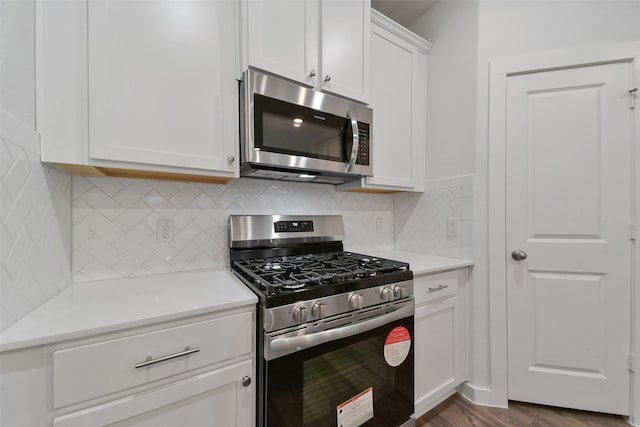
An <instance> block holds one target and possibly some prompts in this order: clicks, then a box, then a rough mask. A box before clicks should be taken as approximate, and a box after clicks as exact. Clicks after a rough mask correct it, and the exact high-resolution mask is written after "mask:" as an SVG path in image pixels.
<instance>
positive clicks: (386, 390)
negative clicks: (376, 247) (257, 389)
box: [266, 317, 414, 427]
mask: <svg viewBox="0 0 640 427" xmlns="http://www.w3.org/2000/svg"><path fill="white" fill-rule="evenodd" d="M409 319H410V320H409ZM396 326H404V327H405V328H407V329H408V330H409V331H410V334H411V336H413V317H409V318H407V319H403V320H400V321H397V322H393V323H390V324H388V325H384V326H382V327H380V328H377V329H375V330H373V331H368V332H365V333H363V334H360V335H357V336H354V337H349V338H344V339H341V340H338V341H334V342H331V343H327V344H321V345H319V346H316V347H313V348H311V349H307V350H303V351H300V352H297V353H294V354H291V355H287V356H284V357H282V358H280V359H276V360H273V361H269V362H267V372H268V374H267V387H266V393H267V402H268V403H267V420H268V422H267V423H266V425H267V426H270V427H271V426H274V427H275V426H279V427H282V426H305V427H334V426H337V414H336V408H337V406H338V405H340V404H342V403H344V402H346V401H348V400H349V399H351V398H353V397H355V396H357V395H358V394H360V393H362V392H364V391H366V390H367V389H369V388H372V390H373V412H374V414H373V415H374V418H373V419H370V420H369V421H367V422H365V423H364V424H362V425H363V426H366V427H373V426H376V427H383V426H384V427H391V426H398V425H400V424H402V423H403V422H405V421H406V420H408V419H409V416H410V415H411V414H413V398H414V394H413V346H412V347H411V350H410V352H409V355H408V356H407V358H406V359H405V361H404V362H402V363H401V364H400V365H398V366H396V367H392V366H390V365H389V364H388V363H387V362H386V360H385V357H384V344H385V339H386V337H387V335H388V333H389V332H390V331H391V330H392V329H393V328H394V327H396Z"/></svg>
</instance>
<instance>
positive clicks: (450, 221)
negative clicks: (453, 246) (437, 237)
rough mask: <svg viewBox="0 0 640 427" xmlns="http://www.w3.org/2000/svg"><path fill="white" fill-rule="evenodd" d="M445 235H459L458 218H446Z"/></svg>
mask: <svg viewBox="0 0 640 427" xmlns="http://www.w3.org/2000/svg"><path fill="white" fill-rule="evenodd" d="M447 236H449V237H460V218H447Z"/></svg>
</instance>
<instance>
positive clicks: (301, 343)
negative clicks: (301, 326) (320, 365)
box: [264, 300, 415, 360]
mask: <svg viewBox="0 0 640 427" xmlns="http://www.w3.org/2000/svg"><path fill="white" fill-rule="evenodd" d="M414 312H415V304H414V301H413V300H411V302H410V303H408V304H406V305H405V306H403V307H401V308H399V309H397V310H394V311H392V312H390V313H387V314H384V315H382V316H379V317H375V318H373V319H370V320H365V321H363V322H361V323H356V324H354V325H348V326H343V327H338V328H335V329H329V330H328V331H322V332H315V333H312V334H308V335H301V336H295V337H279V338H275V339H273V340H272V341H271V342H268V343H267V344H266V346H265V354H264V358H265V359H266V360H273V359H276V358H278V357H281V356H285V355H287V354H290V353H294V352H296V351H299V350H304V349H305V348H309V347H314V346H316V345H319V344H323V343H326V342H329V341H336V340H339V339H341V338H347V337H350V336H353V335H357V334H360V333H362V332H367V331H370V330H372V329H375V328H378V327H380V326H383V325H386V324H387V323H391V322H393V321H395V320H399V319H403V318H405V317H408V316H413V315H414Z"/></svg>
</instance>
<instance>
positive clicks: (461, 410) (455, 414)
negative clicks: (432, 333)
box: [416, 394, 629, 427]
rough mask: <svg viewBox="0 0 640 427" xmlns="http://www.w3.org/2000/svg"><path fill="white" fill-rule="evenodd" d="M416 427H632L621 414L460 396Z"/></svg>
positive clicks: (439, 407)
mask: <svg viewBox="0 0 640 427" xmlns="http://www.w3.org/2000/svg"><path fill="white" fill-rule="evenodd" d="M416 427H629V424H628V423H627V422H626V421H625V420H624V418H622V417H621V416H617V415H608V414H600V413H596V412H587V411H576V410H573V409H564V408H556V407H553V406H543V405H534V404H530V403H522V402H514V401H510V402H509V409H502V408H491V407H487V406H479V405H474V404H473V403H471V402H469V401H468V400H467V399H465V398H463V397H462V396H460V395H458V394H456V395H453V396H451V397H450V398H448V399H447V400H445V401H444V402H442V403H441V404H440V405H438V406H436V407H435V408H434V409H432V410H431V411H429V412H427V413H426V414H425V415H423V416H422V417H420V418H418V419H417V420H416Z"/></svg>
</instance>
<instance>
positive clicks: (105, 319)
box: [0, 270, 258, 351]
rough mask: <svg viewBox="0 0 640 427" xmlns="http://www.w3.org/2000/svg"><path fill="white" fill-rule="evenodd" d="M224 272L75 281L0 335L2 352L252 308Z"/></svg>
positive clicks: (251, 297)
mask: <svg viewBox="0 0 640 427" xmlns="http://www.w3.org/2000/svg"><path fill="white" fill-rule="evenodd" d="M257 301H258V298H257V297H256V296H255V294H254V293H253V292H251V291H250V290H249V289H248V288H247V287H246V286H245V285H244V284H242V282H241V281H240V280H238V279H237V278H236V277H235V276H234V275H233V274H232V273H231V272H229V271H227V270H202V271H190V272H180V273H170V274H159V275H150V276H140V277H133V278H127V279H114V280H101V281H96V282H88V283H76V284H73V285H71V286H70V287H69V288H67V289H65V290H64V291H62V292H61V293H59V294H58V295H56V296H55V297H53V298H52V299H50V300H49V301H47V302H46V303H44V304H43V305H41V306H40V307H38V308H37V309H36V310H34V311H33V312H31V313H30V314H28V315H27V316H25V317H24V318H22V319H20V320H19V321H18V322H16V323H15V324H14V325H12V326H10V327H9V328H8V329H6V330H5V331H3V332H2V333H0V351H9V350H16V349H20V348H24V347H29V346H34V345H42V344H47V343H51V342H55V341H60V340H64V339H74V338H80V337H84V336H88V335H93V334H98V333H105V332H112V331H116V330H120V329H126V328H131V327H136V326H142V325H148V324H152V323H156V322H163V321H167V320H174V319H178V318H181V317H186V316H193V315H198V314H206V313H213V312H217V311H222V310H226V309H231V308H237V307H242V306H248V305H252V304H255V303H256V302H257Z"/></svg>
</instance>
